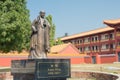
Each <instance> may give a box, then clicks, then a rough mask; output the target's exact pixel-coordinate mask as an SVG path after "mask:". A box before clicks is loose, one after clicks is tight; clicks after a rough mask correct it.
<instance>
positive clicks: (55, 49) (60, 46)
mask: <svg viewBox="0 0 120 80" xmlns="http://www.w3.org/2000/svg"><path fill="white" fill-rule="evenodd" d="M68 45H70V43H67V44H60V45H56V46H53V47H51V53H58V52H60V51H61V50H63V49H64V48H66V47H67V46H68Z"/></svg>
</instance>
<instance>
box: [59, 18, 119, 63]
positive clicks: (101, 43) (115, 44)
mask: <svg viewBox="0 0 120 80" xmlns="http://www.w3.org/2000/svg"><path fill="white" fill-rule="evenodd" d="M104 24H106V25H108V26H107V27H104V28H99V29H95V30H91V31H88V32H83V33H80V34H75V35H71V36H66V37H63V38H61V40H62V41H63V42H64V43H72V44H73V45H74V46H76V48H78V50H79V52H80V54H86V55H88V56H90V60H91V63H112V62H116V61H119V62H120V19H118V20H105V21H104Z"/></svg>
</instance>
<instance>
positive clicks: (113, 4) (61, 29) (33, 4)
mask: <svg viewBox="0 0 120 80" xmlns="http://www.w3.org/2000/svg"><path fill="white" fill-rule="evenodd" d="M27 8H28V9H29V10H30V20H31V21H33V20H34V19H35V18H36V17H37V16H38V15H39V12H40V10H45V11H46V16H47V15H48V14H51V15H52V16H53V22H54V23H55V25H56V37H60V36H63V35H64V34H65V33H68V34H69V35H71V34H76V33H80V32H85V31H89V30H93V29H96V28H101V27H105V26H106V25H104V24H103V20H107V19H118V18H120V10H119V9H120V0H27Z"/></svg>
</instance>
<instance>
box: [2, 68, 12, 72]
mask: <svg viewBox="0 0 120 80" xmlns="http://www.w3.org/2000/svg"><path fill="white" fill-rule="evenodd" d="M10 70H11V69H10V68H5V69H0V72H10Z"/></svg>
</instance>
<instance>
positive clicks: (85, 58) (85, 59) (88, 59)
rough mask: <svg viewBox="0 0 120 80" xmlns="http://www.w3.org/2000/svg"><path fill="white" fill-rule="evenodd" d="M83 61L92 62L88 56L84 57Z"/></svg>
mask: <svg viewBox="0 0 120 80" xmlns="http://www.w3.org/2000/svg"><path fill="white" fill-rule="evenodd" d="M84 62H85V63H92V61H91V58H90V57H84Z"/></svg>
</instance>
